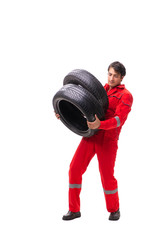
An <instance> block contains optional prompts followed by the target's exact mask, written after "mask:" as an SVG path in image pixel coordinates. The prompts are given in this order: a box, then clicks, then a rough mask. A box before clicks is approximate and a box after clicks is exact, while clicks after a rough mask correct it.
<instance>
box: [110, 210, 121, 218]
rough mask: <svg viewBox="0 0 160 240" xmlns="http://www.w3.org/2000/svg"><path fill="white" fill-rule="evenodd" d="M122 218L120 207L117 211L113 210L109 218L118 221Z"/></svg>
mask: <svg viewBox="0 0 160 240" xmlns="http://www.w3.org/2000/svg"><path fill="white" fill-rule="evenodd" d="M119 218H120V211H119V209H118V210H117V211H116V212H111V213H110V216H109V220H112V221H116V220H118V219H119Z"/></svg>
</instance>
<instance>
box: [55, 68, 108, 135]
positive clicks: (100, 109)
mask: <svg viewBox="0 0 160 240" xmlns="http://www.w3.org/2000/svg"><path fill="white" fill-rule="evenodd" d="M52 103H53V108H54V111H55V112H56V113H58V114H59V115H60V120H61V121H62V122H63V123H64V124H65V125H66V127H68V128H69V129H70V130H71V131H73V132H74V133H76V134H78V135H80V136H84V137H90V136H92V135H94V134H95V133H96V132H97V131H98V130H97V129H94V130H93V129H89V128H88V125H87V121H89V122H93V121H95V114H96V115H97V117H98V118H99V119H100V120H104V119H105V113H106V110H107V108H108V97H107V94H106V91H105V89H104V88H103V86H102V84H101V83H100V82H99V81H98V79H97V78H96V77H95V76H93V75H92V74H91V73H89V72H88V71H86V70H83V69H76V70H73V71H72V72H70V73H69V74H67V75H66V77H65V78H64V80H63V87H62V88H61V89H60V90H59V91H58V92H57V93H56V94H55V96H54V97H53V101H52Z"/></svg>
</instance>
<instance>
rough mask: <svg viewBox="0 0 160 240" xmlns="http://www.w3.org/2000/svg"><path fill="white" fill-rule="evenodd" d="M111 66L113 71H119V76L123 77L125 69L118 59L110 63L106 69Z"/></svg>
mask: <svg viewBox="0 0 160 240" xmlns="http://www.w3.org/2000/svg"><path fill="white" fill-rule="evenodd" d="M111 67H112V68H113V69H114V71H115V72H117V73H120V74H121V77H124V76H125V75H126V69H125V67H124V65H123V64H122V63H120V62H118V61H116V62H113V63H111V64H110V65H109V67H108V71H109V69H110V68H111Z"/></svg>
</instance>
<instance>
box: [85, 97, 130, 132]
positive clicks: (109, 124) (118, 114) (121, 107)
mask: <svg viewBox="0 0 160 240" xmlns="http://www.w3.org/2000/svg"><path fill="white" fill-rule="evenodd" d="M132 103H133V97H132V95H131V94H124V95H123V96H122V98H121V100H120V103H119V104H118V105H117V108H116V111H115V117H113V118H110V119H108V120H105V121H100V120H99V119H98V117H97V116H96V115H95V117H96V120H95V121H94V122H88V121H87V124H88V127H89V128H90V129H97V128H98V129H103V130H109V129H112V128H116V127H120V126H121V125H123V124H124V122H125V121H126V119H127V116H128V114H129V112H130V111H131V106H132Z"/></svg>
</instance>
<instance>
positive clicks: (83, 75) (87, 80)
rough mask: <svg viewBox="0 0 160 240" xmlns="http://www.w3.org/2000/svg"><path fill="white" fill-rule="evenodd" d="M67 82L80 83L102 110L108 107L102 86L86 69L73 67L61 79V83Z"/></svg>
mask: <svg viewBox="0 0 160 240" xmlns="http://www.w3.org/2000/svg"><path fill="white" fill-rule="evenodd" d="M69 83H72V84H77V85H81V86H82V87H83V88H85V89H87V90H88V91H89V92H90V93H91V94H93V96H94V97H95V98H96V99H97V101H98V102H99V103H100V105H101V106H102V108H103V109H104V112H106V110H107V108H108V96H107V94H106V91H105V89H104V87H103V86H102V84H101V83H100V82H99V80H98V79H97V78H96V77H95V76H93V75H92V74H91V73H89V72H88V71H86V70H83V69H75V70H73V71H72V72H70V73H68V74H67V75H66V77H65V78H64V80H63V85H66V84H69Z"/></svg>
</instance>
